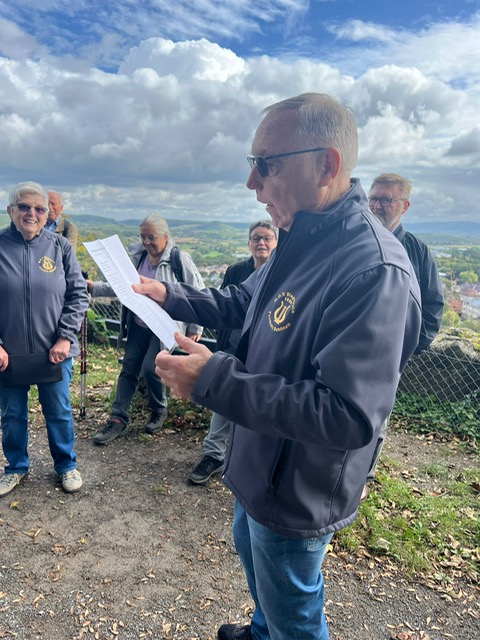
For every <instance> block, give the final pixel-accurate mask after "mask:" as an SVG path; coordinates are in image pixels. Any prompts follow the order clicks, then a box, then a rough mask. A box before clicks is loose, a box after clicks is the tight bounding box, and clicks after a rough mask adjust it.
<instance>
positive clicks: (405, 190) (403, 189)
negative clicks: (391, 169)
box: [370, 173, 412, 200]
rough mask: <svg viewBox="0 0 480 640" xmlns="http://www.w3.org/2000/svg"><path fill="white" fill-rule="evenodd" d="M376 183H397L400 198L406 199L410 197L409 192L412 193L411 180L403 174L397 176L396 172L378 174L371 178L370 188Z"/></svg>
mask: <svg viewBox="0 0 480 640" xmlns="http://www.w3.org/2000/svg"><path fill="white" fill-rule="evenodd" d="M376 184H397V185H398V186H399V187H400V193H401V194H402V198H405V199H406V200H408V199H409V198H410V194H411V193H412V181H411V180H409V179H408V178H404V177H403V176H399V175H398V173H382V174H380V175H379V176H377V177H376V178H375V179H374V180H373V182H372V185H371V187H370V190H372V189H373V187H374V186H375V185H376Z"/></svg>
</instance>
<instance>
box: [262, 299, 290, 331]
mask: <svg viewBox="0 0 480 640" xmlns="http://www.w3.org/2000/svg"><path fill="white" fill-rule="evenodd" d="M273 306H274V308H273V309H271V310H270V311H269V312H268V323H269V325H270V329H272V331H285V329H288V328H289V327H290V326H291V325H292V316H293V315H294V314H295V296H294V295H293V293H290V292H289V291H282V292H281V293H279V294H278V295H277V296H276V298H274V300H273Z"/></svg>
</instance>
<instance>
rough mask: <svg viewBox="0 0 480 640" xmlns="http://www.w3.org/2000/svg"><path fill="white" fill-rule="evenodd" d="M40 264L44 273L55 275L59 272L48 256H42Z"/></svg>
mask: <svg viewBox="0 0 480 640" xmlns="http://www.w3.org/2000/svg"><path fill="white" fill-rule="evenodd" d="M38 264H39V265H40V271H44V272H45V273H53V272H54V271H56V270H57V265H56V264H55V261H54V260H52V258H49V257H48V256H42V257H41V258H40V260H39V261H38Z"/></svg>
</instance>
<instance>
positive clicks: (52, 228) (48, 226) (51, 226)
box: [45, 218, 59, 231]
mask: <svg viewBox="0 0 480 640" xmlns="http://www.w3.org/2000/svg"><path fill="white" fill-rule="evenodd" d="M58 221H59V218H57V219H56V220H48V221H47V223H46V224H45V229H47V230H48V231H55V229H56V228H57V225H58Z"/></svg>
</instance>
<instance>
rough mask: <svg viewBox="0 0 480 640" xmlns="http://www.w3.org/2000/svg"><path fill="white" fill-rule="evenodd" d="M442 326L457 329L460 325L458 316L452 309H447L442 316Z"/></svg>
mask: <svg viewBox="0 0 480 640" xmlns="http://www.w3.org/2000/svg"><path fill="white" fill-rule="evenodd" d="M442 324H443V326H444V327H459V326H460V325H461V324H462V321H461V319H460V316H459V315H458V313H455V311H453V309H447V310H446V311H445V313H444V314H443V319H442Z"/></svg>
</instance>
